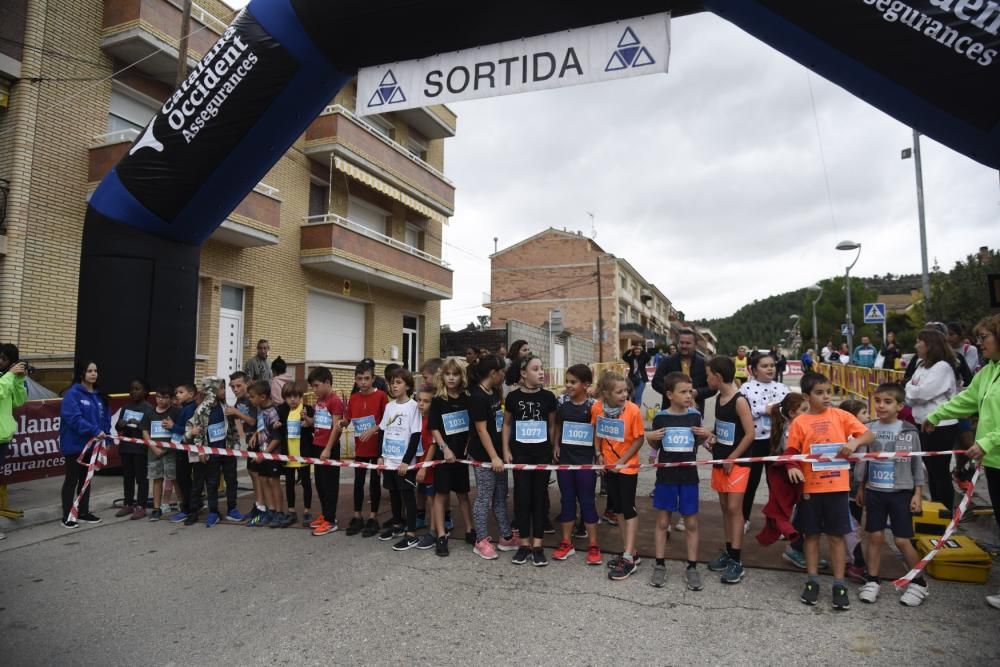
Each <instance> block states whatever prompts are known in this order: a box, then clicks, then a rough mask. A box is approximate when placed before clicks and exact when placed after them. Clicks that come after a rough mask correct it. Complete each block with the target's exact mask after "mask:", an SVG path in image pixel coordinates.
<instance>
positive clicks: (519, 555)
mask: <svg viewBox="0 0 1000 667" xmlns="http://www.w3.org/2000/svg"><path fill="white" fill-rule="evenodd" d="M530 557H531V549H529V548H528V547H518V548H517V552H516V553H515V554H514V557H513V558H511V559H510V562H511V563H513V564H514V565H524V564H525V563H527V562H528V558H530Z"/></svg>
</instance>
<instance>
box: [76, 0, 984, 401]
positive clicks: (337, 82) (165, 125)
mask: <svg viewBox="0 0 1000 667" xmlns="http://www.w3.org/2000/svg"><path fill="white" fill-rule="evenodd" d="M705 10H707V11H713V12H715V13H717V14H719V15H720V16H722V17H723V18H725V19H727V20H729V21H731V22H733V23H734V24H736V25H737V26H739V27H741V28H743V29H744V30H746V31H748V32H750V33H751V34H753V35H755V36H756V37H758V38H759V39H761V40H762V41H764V42H766V43H767V44H769V45H771V46H773V47H774V48H776V49H778V50H780V51H782V52H784V53H785V54H787V55H788V56H790V57H792V58H794V59H795V60H797V61H798V62H800V63H802V64H803V65H805V66H807V67H810V68H812V69H814V70H815V71H816V72H818V73H819V74H821V75H822V76H824V77H826V78H827V79H830V80H831V81H833V82H835V83H837V84H839V85H841V86H843V87H844V88H846V89H847V90H850V91H851V92H852V93H854V94H856V95H858V96H859V97H862V98H863V99H865V100H867V101H868V102H870V103H871V104H873V105H874V106H876V107H878V108H880V109H882V110H883V111H885V112H886V113H889V114H891V115H892V116H894V117H896V118H898V119H899V120H900V121H902V122H904V123H906V124H908V125H910V126H912V127H915V128H917V129H918V130H920V131H921V132H923V133H925V134H927V135H928V136H930V137H932V138H934V139H936V140H938V141H940V142H942V143H944V144H946V145H948V146H951V147H952V148H954V149H955V150H957V151H960V152H962V153H964V154H965V155H967V156H969V157H971V158H973V159H975V160H978V161H980V162H982V163H984V164H986V165H989V166H991V167H998V166H1000V135H998V130H997V126H998V116H1000V99H998V98H1000V76H998V67H1000V38H998V34H1000V2H993V1H990V0H908V1H907V2H902V1H898V0H850V1H848V2H845V1H843V0H815V1H814V2H801V1H800V0H704V2H697V1H693V0H658V1H653V0H639V1H637V2H629V3H583V4H581V3H564V2H553V1H545V0H533V1H530V2H529V1H526V0H511V1H510V2H506V3H470V2H460V1H456V0H442V1H433V0H425V1H414V2H406V3H401V2H398V1H396V2H387V1H384V0H381V1H380V0H368V1H366V2H347V1H340V0H253V1H252V2H251V3H250V4H249V6H248V7H247V8H246V9H245V10H244V11H243V12H242V13H241V14H240V15H239V16H238V17H237V19H236V20H235V21H234V22H233V24H232V25H231V26H230V27H229V28H228V29H227V30H226V31H225V33H224V34H223V35H222V37H221V38H220V39H219V41H218V43H217V44H215V46H214V47H213V48H212V49H211V50H210V51H209V52H208V53H207V54H206V55H205V56H204V58H203V59H202V61H201V62H200V63H199V64H198V66H197V67H196V68H195V69H194V70H193V71H192V72H191V73H190V75H189V77H188V79H187V80H186V81H185V82H184V84H183V85H182V86H181V87H180V88H179V89H178V90H177V91H176V92H175V93H174V94H173V95H172V96H171V97H170V98H169V99H168V100H167V101H166V103H165V104H164V105H163V107H162V108H161V109H160V111H159V112H158V113H157V115H156V116H155V117H154V118H153V120H152V121H151V122H150V124H149V126H148V127H147V128H146V130H145V132H144V133H143V134H142V135H141V136H140V137H139V139H138V140H137V141H136V142H135V144H134V145H133V146H132V148H131V149H130V151H129V152H128V154H127V155H126V156H125V157H124V158H123V159H122V160H121V162H119V163H118V165H117V166H116V167H115V168H114V169H113V170H112V171H111V172H110V173H109V174H108V175H107V176H106V177H105V179H104V180H103V181H102V182H101V184H100V186H99V187H98V189H97V190H96V192H95V193H94V195H93V197H92V198H91V201H90V203H89V206H88V210H87V217H86V221H85V224H84V237H83V246H82V253H81V267H80V292H79V294H80V296H79V301H78V313H77V337H76V338H77V339H76V350H77V354H78V355H79V354H86V355H88V356H92V357H95V358H98V359H101V360H102V380H103V381H104V383H105V384H106V386H108V387H110V388H115V389H117V388H121V387H123V386H124V384H125V382H126V381H127V378H128V377H130V376H131V375H133V374H135V373H136V372H137V371H138V372H144V373H145V375H146V376H147V377H153V378H157V379H158V380H163V381H173V382H180V381H186V380H189V379H190V378H189V377H188V376H189V373H190V368H191V361H192V359H193V358H194V354H195V350H194V345H195V327H196V321H195V320H196V309H197V281H198V258H199V254H200V245H201V244H202V243H203V242H204V240H205V239H206V238H208V236H209V235H210V234H211V233H212V231H213V230H214V229H215V228H216V227H217V226H218V225H219V224H221V222H222V221H223V220H224V219H225V218H226V216H227V215H228V214H229V213H230V212H231V211H232V210H233V209H234V208H235V207H236V205H237V204H238V203H239V202H240V200H242V199H243V197H244V196H246V194H247V193H248V192H249V191H250V190H251V189H252V188H253V186H254V185H255V184H256V183H257V182H258V181H260V179H261V178H262V177H263V176H264V175H265V174H266V173H267V171H268V170H269V169H270V168H271V167H272V166H273V165H274V164H275V163H276V162H277V161H278V160H279V159H280V158H281V156H282V155H283V154H284V153H285V151H286V150H288V148H289V146H290V145H291V144H292V143H293V142H294V141H295V139H296V138H297V137H298V136H299V135H301V134H302V132H303V131H304V130H305V129H306V127H307V126H308V125H309V123H310V122H312V120H313V119H314V118H315V117H316V116H317V115H318V114H319V113H320V111H321V110H322V109H323V108H324V106H325V105H327V104H328V103H329V101H330V100H331V99H332V98H333V97H334V95H335V94H336V93H337V91H338V90H339V89H340V88H341V87H342V86H343V85H344V84H345V83H346V82H347V81H349V80H350V79H351V78H353V77H354V76H355V75H356V74H357V72H358V70H359V69H360V68H362V67H366V66H374V65H379V64H383V63H391V62H396V61H403V60H411V59H415V58H421V57H427V56H431V55H434V54H438V53H443V52H449V51H454V50H458V49H465V48H470V47H475V46H480V45H485V44H493V43H496V42H501V41H506V40H512V39H518V38H522V37H529V36H535V35H543V34H548V33H553V32H558V31H561V30H565V29H569V28H578V27H583V26H588V25H595V24H599V23H606V22H609V21H615V20H619V19H627V18H632V17H636V16H642V15H648V14H654V13H658V12H664V11H670V12H672V14H673V16H675V17H676V16H683V15H685V14H690V13H694V12H699V11H705ZM720 57H723V58H724V57H725V54H720ZM122 303H127V304H129V306H130V307H129V317H130V326H129V327H128V328H125V327H118V326H113V325H109V323H112V322H116V321H117V320H118V313H119V312H120V304H122ZM154 304H155V308H154ZM136 328H138V329H139V330H140V331H142V330H145V331H147V332H148V335H146V336H145V337H143V336H136V335H135V332H136ZM153 351H155V354H153Z"/></svg>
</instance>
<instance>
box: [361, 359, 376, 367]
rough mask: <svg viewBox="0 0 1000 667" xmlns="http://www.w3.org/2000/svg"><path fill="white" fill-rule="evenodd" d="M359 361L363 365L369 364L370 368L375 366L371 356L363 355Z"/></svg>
mask: <svg viewBox="0 0 1000 667" xmlns="http://www.w3.org/2000/svg"><path fill="white" fill-rule="evenodd" d="M361 363H363V364H364V365H365V366H371V367H372V368H375V360H374V359H372V358H371V357H365V358H364V359H362V360H361Z"/></svg>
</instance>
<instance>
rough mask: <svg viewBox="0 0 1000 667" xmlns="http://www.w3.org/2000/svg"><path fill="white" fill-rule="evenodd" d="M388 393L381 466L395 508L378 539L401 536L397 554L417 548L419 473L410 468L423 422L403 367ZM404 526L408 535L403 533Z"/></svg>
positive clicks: (395, 373)
mask: <svg viewBox="0 0 1000 667" xmlns="http://www.w3.org/2000/svg"><path fill="white" fill-rule="evenodd" d="M389 393H390V394H391V395H392V399H393V400H392V402H390V403H389V404H388V405H386V406H385V412H384V413H383V415H382V421H381V423H380V424H379V429H381V431H382V432H383V433H384V435H383V437H382V453H381V455H380V456H379V458H378V463H379V465H386V466H388V467H389V468H391V469H390V470H386V471H385V474H384V475H383V476H382V477H383V482H384V484H385V488H386V490H388V491H389V503H390V505H391V506H392V517H391V519H390V525H389V526H388V527H387V528H386V529H385V530H384V531H382V534H381V535H379V536H378V538H379V539H380V540H383V541H386V540H391V539H392V538H393V537H398V536H400V535H402V539H400V540H399V541H398V542H396V544H394V545H392V548H393V550H394V551H406V550H407V549H412V548H413V547H415V546H417V542H419V540H418V539H417V534H416V531H417V496H416V491H417V482H416V477H417V471H416V470H410V469H409V466H410V465H411V464H412V463H413V462H414V460H415V459H416V457H417V456H418V455H419V454H422V453H423V452H422V450H421V444H420V433H421V426H422V424H421V419H420V410H419V409H418V408H417V402H416V401H414V400H413V399H412V398H411V394H412V393H413V375H411V374H410V371H408V370H406V369H405V368H403V367H401V366H400V367H397V368H395V369H394V370H393V371H392V374H391V375H390V376H389ZM404 526H405V531H406V532H405V534H404V532H403V531H404Z"/></svg>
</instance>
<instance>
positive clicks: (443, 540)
mask: <svg viewBox="0 0 1000 667" xmlns="http://www.w3.org/2000/svg"><path fill="white" fill-rule="evenodd" d="M434 553H436V554H437V555H438V556H441V557H442V558H444V557H447V556H448V538H447V537H439V538H438V540H437V544H436V545H435V546H434Z"/></svg>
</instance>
